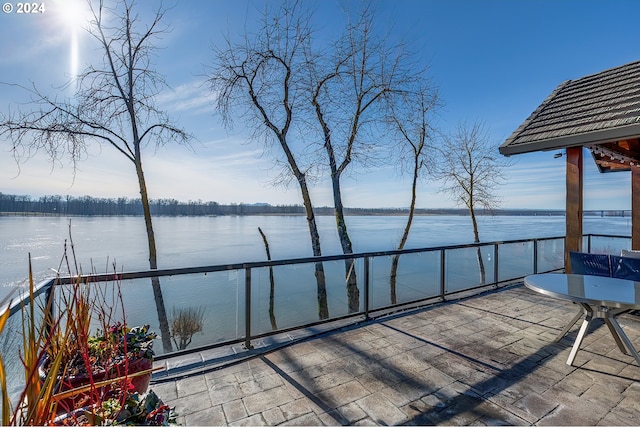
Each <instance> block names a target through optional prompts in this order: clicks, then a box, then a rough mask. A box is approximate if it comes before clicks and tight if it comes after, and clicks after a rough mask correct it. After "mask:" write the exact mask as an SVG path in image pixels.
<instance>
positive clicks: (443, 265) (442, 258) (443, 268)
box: [440, 249, 447, 300]
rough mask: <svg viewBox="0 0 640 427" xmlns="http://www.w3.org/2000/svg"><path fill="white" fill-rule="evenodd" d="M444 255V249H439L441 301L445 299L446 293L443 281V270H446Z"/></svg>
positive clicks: (444, 275) (444, 274) (444, 277)
mask: <svg viewBox="0 0 640 427" xmlns="http://www.w3.org/2000/svg"><path fill="white" fill-rule="evenodd" d="M445 254H446V251H445V250H444V249H440V298H442V299H443V300H444V299H445V298H444V296H445V293H446V288H445V285H444V284H445V280H446V273H445V269H446V265H447V263H446V260H445Z"/></svg>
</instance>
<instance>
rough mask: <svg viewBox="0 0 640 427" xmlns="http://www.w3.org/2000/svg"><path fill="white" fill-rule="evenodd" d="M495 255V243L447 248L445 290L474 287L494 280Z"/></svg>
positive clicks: (453, 290)
mask: <svg viewBox="0 0 640 427" xmlns="http://www.w3.org/2000/svg"><path fill="white" fill-rule="evenodd" d="M493 257H494V250H493V245H483V246H478V247H469V248H456V249H449V250H447V251H446V263H445V269H446V270H445V271H446V275H445V292H446V293H449V292H458V291H463V290H466V289H473V288H475V287H478V286H481V285H484V284H487V283H491V282H493V278H494V271H493V270H494V267H493Z"/></svg>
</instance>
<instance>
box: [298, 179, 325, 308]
mask: <svg viewBox="0 0 640 427" xmlns="http://www.w3.org/2000/svg"><path fill="white" fill-rule="evenodd" d="M296 177H297V178H298V182H299V183H300V191H301V192H302V200H303V202H304V209H305V212H306V214H307V225H308V226H309V236H310V237H311V249H312V251H313V256H322V250H321V249H320V233H318V226H317V225H316V216H315V213H314V212H313V206H312V204H311V196H310V195H309V188H308V187H307V181H306V179H305V177H304V175H303V174H296ZM315 276H316V287H317V294H318V317H319V318H320V320H324V319H328V318H329V303H328V301H327V283H326V279H325V275H324V265H323V264H322V263H321V262H316V263H315Z"/></svg>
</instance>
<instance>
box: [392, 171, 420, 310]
mask: <svg viewBox="0 0 640 427" xmlns="http://www.w3.org/2000/svg"><path fill="white" fill-rule="evenodd" d="M415 160H416V161H415V163H414V168H413V180H412V182H411V204H410V206H409V217H408V218H407V224H406V225H405V227H404V232H403V233H402V238H401V239H400V244H398V250H399V251H401V250H402V249H404V245H405V244H406V243H407V239H408V238H409V231H410V230H411V224H412V223H413V217H414V214H415V210H416V199H417V187H418V175H419V172H420V162H419V159H415ZM399 262H400V255H394V257H393V259H392V260H391V276H390V280H389V285H390V286H389V292H390V299H391V304H397V303H398V295H397V285H396V281H397V276H398V263H399Z"/></svg>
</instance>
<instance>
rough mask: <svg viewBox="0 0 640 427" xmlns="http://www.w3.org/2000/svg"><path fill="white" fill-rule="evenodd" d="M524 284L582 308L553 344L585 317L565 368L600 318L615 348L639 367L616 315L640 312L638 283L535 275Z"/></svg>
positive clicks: (555, 274) (639, 358)
mask: <svg viewBox="0 0 640 427" xmlns="http://www.w3.org/2000/svg"><path fill="white" fill-rule="evenodd" d="M524 285H525V286H526V287H527V288H529V289H532V290H534V291H536V292H540V293H541V294H544V295H548V296H550V297H554V298H559V299H563V300H569V301H573V302H575V303H577V304H579V305H580V306H581V310H580V312H578V314H576V316H575V317H574V318H573V319H572V320H571V322H569V324H568V325H567V326H565V327H564V329H563V330H562V331H561V332H560V334H559V335H558V336H557V337H556V340H555V341H556V342H557V341H559V340H560V339H561V338H562V337H563V336H565V335H566V334H567V332H568V331H569V329H571V327H572V326H573V325H574V324H575V323H576V322H577V321H578V320H579V319H580V318H581V317H583V316H584V320H583V322H582V326H581V327H580V331H579V332H578V335H577V336H576V340H575V342H574V343H573V348H572V349H571V353H569V358H568V359H567V365H573V361H574V359H575V357H576V353H577V352H578V350H579V349H580V345H581V344H582V340H583V338H584V336H585V334H586V332H587V329H588V327H589V324H590V323H591V321H592V320H593V319H598V318H599V319H603V320H604V322H605V324H606V325H607V326H608V327H609V331H611V335H612V336H613V339H614V340H615V341H616V344H617V345H618V348H619V349H620V351H622V352H623V353H624V354H629V353H631V355H632V356H633V357H634V358H635V359H636V362H637V363H638V365H640V355H639V354H638V351H637V350H636V349H635V347H634V346H633V344H632V343H631V341H630V340H629V338H628V337H627V335H626V334H625V333H624V331H623V330H622V328H621V327H620V324H619V323H618V321H617V320H616V316H618V315H619V314H621V313H623V312H625V311H627V310H640V282H634V281H632V280H623V279H615V278H611V277H602V276H589V275H580V274H557V273H546V274H534V275H531V276H527V277H525V279H524Z"/></svg>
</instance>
